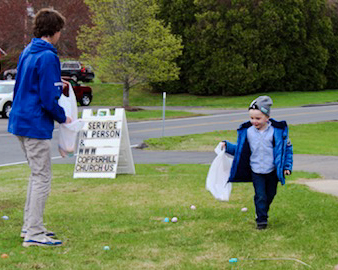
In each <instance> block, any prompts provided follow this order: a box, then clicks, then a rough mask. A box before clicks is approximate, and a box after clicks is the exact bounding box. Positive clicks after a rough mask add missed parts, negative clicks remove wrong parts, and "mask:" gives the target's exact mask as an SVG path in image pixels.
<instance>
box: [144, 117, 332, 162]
mask: <svg viewBox="0 0 338 270" xmlns="http://www.w3.org/2000/svg"><path fill="white" fill-rule="evenodd" d="M289 137H290V139H291V142H292V144H293V150H294V154H311V155H327V156H338V139H337V138H338V122H321V123H313V124H302V125H291V126H290V127H289ZM236 138H237V132H236V131H235V130H230V131H214V132H208V133H203V134H193V135H185V136H174V137H163V138H151V139H148V140H146V141H145V143H146V144H148V145H149V148H146V149H149V150H175V151H201V152H204V151H213V149H215V147H216V146H217V144H218V143H219V142H220V141H223V140H229V141H231V142H236Z"/></svg>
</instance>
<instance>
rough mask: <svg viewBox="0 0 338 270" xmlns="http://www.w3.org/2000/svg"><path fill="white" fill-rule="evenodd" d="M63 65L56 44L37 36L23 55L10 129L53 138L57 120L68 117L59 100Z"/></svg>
mask: <svg viewBox="0 0 338 270" xmlns="http://www.w3.org/2000/svg"><path fill="white" fill-rule="evenodd" d="M61 94H62V82H61V67H60V61H59V58H58V57H57V51H56V49H55V48H54V46H53V45H52V44H50V43H48V42H46V41H44V40H42V39H39V38H33V40H32V42H31V43H30V44H29V45H28V46H27V47H26V48H25V49H24V51H23V52H22V53H21V55H20V59H19V63H18V73H17V76H16V83H15V87H14V100H13V106H12V110H11V113H10V115H9V121H8V131H9V132H11V133H13V134H15V135H18V136H25V137H29V138H36V139H51V138H52V134H53V129H54V120H56V121H58V122H59V123H64V122H65V121H66V115H65V112H64V110H63V108H62V107H60V106H59V104H58V99H59V98H60V96H61Z"/></svg>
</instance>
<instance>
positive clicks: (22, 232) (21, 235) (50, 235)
mask: <svg viewBox="0 0 338 270" xmlns="http://www.w3.org/2000/svg"><path fill="white" fill-rule="evenodd" d="M26 234H27V231H26V230H22V231H21V233H20V237H21V238H25V237H26ZM45 235H47V236H49V237H55V236H56V234H55V233H54V232H51V231H46V232H45Z"/></svg>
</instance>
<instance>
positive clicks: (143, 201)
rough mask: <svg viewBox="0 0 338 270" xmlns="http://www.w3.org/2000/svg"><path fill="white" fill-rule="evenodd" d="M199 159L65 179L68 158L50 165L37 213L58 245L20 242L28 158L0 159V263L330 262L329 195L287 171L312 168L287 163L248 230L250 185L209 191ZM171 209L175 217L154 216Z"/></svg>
mask: <svg viewBox="0 0 338 270" xmlns="http://www.w3.org/2000/svg"><path fill="white" fill-rule="evenodd" d="M208 168H209V167H208V165H200V164H196V165H137V166H136V172H137V174H136V175H118V177H117V178H116V179H73V178H72V172H73V166H72V165H53V175H54V178H53V183H52V192H51V195H50V197H49V199H48V202H47V205H46V211H45V219H44V221H45V223H47V224H46V226H47V228H48V229H50V230H53V231H55V232H57V234H58V236H59V238H60V239H62V240H63V241H64V246H63V247H56V248H39V247H30V248H23V247H22V246H21V243H22V240H21V239H20V237H19V233H20V229H21V225H22V208H23V205H24V201H25V194H26V184H27V178H28V175H29V168H28V166H27V165H19V166H11V167H1V168H0V187H1V197H0V213H1V216H2V215H7V216H8V217H9V220H3V219H0V229H1V234H0V253H1V254H3V253H6V254H8V255H9V257H8V258H7V259H0V269H62V270H64V269H81V270H83V269H90V270H92V269H253V270H255V269H256V270H261V269H287V270H289V269H309V267H307V266H305V265H302V264H301V263H299V262H296V261H290V260H273V259H274V258H285V259H288V258H289V259H298V260H301V261H302V262H304V263H306V264H308V265H311V266H312V269H332V268H333V266H334V265H335V264H338V240H337V239H338V231H337V217H336V212H337V207H338V201H337V198H336V197H333V196H330V195H326V194H321V193H317V192H313V191H311V190H309V188H308V187H306V186H303V185H299V184H295V183H293V181H290V180H296V179H297V178H299V177H309V178H311V177H318V175H315V174H307V173H302V172H295V173H294V174H293V175H292V178H291V177H289V178H288V180H287V182H289V183H287V184H286V185H285V186H283V187H282V186H279V187H278V194H277V196H276V198H275V200H274V202H273V204H272V208H271V210H270V219H269V222H270V223H269V225H270V226H269V228H268V229H267V230H266V231H257V230H256V229H255V221H254V216H255V213H254V205H253V200H252V197H253V194H254V193H253V188H252V185H251V184H250V183H238V184H234V185H233V191H232V194H231V197H230V201H229V202H220V201H216V200H215V199H214V198H213V197H212V196H211V194H210V193H209V192H207V191H206V190H205V178H206V175H207V171H208ZM290 182H292V183H290ZM192 204H193V205H195V206H196V210H191V209H190V205H192ZM242 207H247V208H248V212H245V213H244V212H241V208H242ZM173 216H176V217H178V222H177V223H165V222H163V219H164V218H166V217H169V218H172V217H173ZM104 246H109V247H110V250H107V251H106V250H103V247H104ZM230 258H238V259H239V262H238V263H237V264H236V265H230V264H229V259H230ZM261 258H267V259H271V260H256V259H261Z"/></svg>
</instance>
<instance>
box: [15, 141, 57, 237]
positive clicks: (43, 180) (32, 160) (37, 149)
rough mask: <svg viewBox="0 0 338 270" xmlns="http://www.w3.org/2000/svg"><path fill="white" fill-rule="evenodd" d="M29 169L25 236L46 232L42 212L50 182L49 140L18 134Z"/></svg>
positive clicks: (25, 209) (24, 225)
mask: <svg viewBox="0 0 338 270" xmlns="http://www.w3.org/2000/svg"><path fill="white" fill-rule="evenodd" d="M18 139H19V141H20V143H21V147H22V149H23V151H24V153H25V155H26V159H27V161H28V165H29V167H30V169H31V175H30V177H29V183H28V188H27V198H26V204H25V208H24V224H23V227H22V229H23V230H27V235H26V238H28V239H29V238H30V237H32V236H34V235H37V234H40V233H43V232H46V228H45V227H44V226H43V212H44V209H45V204H46V201H47V198H48V195H49V193H50V189H51V182H52V171H51V141H50V140H40V139H34V138H27V137H22V136H18Z"/></svg>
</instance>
